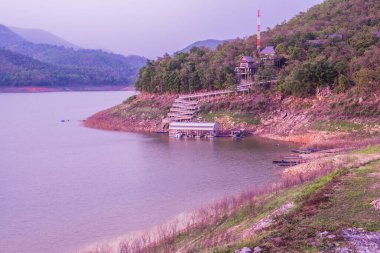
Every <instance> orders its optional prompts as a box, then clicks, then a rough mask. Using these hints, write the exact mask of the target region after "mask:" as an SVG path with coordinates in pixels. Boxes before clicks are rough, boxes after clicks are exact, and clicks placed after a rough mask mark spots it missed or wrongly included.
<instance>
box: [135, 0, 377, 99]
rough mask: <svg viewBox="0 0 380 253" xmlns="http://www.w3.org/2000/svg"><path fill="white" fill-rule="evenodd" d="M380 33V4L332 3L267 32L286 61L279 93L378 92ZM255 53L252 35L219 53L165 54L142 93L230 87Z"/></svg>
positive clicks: (144, 74)
mask: <svg viewBox="0 0 380 253" xmlns="http://www.w3.org/2000/svg"><path fill="white" fill-rule="evenodd" d="M379 31H380V2H379V1H377V0H327V1H325V2H324V3H322V4H320V5H317V6H315V7H313V8H311V9H310V10H309V11H308V12H307V13H300V14H299V15H297V16H296V17H294V18H293V19H291V20H290V21H289V22H284V23H283V24H280V25H277V26H276V27H275V28H273V29H269V30H267V31H266V32H265V33H264V34H263V44H264V45H273V46H275V47H276V53H277V54H278V55H279V56H280V57H283V58H284V59H285V61H286V64H285V65H284V67H282V68H281V69H279V70H278V72H277V74H278V76H279V82H278V89H279V90H280V91H282V92H283V93H284V94H293V95H298V96H309V95H313V94H315V91H316V88H317V87H321V86H330V88H331V89H333V90H335V91H336V92H344V91H345V90H347V89H348V88H350V87H351V86H354V85H358V86H360V88H361V89H363V90H366V91H374V90H376V89H377V88H378V87H379V86H380V74H379V73H380V41H379V38H378V36H377V35H376V33H377V32H379ZM334 34H335V35H337V36H335V37H334V36H330V35H334ZM329 36H330V38H329ZM340 36H342V37H341V38H340ZM255 48H256V36H251V37H249V38H247V39H237V40H234V41H230V42H226V43H225V44H223V45H221V46H219V47H218V48H217V49H216V50H215V51H211V50H208V49H205V48H193V49H192V50H191V51H190V52H189V53H179V54H176V55H174V56H169V55H165V56H164V57H162V58H159V59H157V60H156V61H150V62H149V63H148V65H147V66H146V67H145V68H143V69H141V71H140V75H139V79H138V81H137V83H136V88H137V89H138V90H141V91H148V92H194V91H199V90H212V89H225V88H228V87H230V86H231V85H232V84H233V80H234V67H235V65H236V64H237V63H238V61H239V58H240V57H241V56H243V55H251V56H254V55H253V52H254V51H255Z"/></svg>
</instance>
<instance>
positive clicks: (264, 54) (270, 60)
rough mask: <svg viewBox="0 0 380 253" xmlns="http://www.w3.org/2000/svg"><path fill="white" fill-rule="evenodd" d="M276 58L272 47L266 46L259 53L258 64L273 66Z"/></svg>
mask: <svg viewBox="0 0 380 253" xmlns="http://www.w3.org/2000/svg"><path fill="white" fill-rule="evenodd" d="M275 57H276V51H275V49H274V46H267V47H265V48H264V49H263V50H261V51H260V53H259V58H260V64H261V65H265V66H268V65H274V59H275Z"/></svg>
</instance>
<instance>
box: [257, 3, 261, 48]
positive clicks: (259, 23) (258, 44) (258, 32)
mask: <svg viewBox="0 0 380 253" xmlns="http://www.w3.org/2000/svg"><path fill="white" fill-rule="evenodd" d="M260 19H261V13H260V9H258V10H257V52H258V53H259V52H260V44H261V35H260V32H261V20H260Z"/></svg>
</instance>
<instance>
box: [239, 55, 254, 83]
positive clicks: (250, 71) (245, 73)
mask: <svg viewBox="0 0 380 253" xmlns="http://www.w3.org/2000/svg"><path fill="white" fill-rule="evenodd" d="M235 73H236V76H237V78H238V79H239V82H240V81H241V80H243V81H253V77H254V74H255V61H254V59H253V58H252V57H251V56H242V57H241V58H240V61H239V65H238V66H237V67H236V68H235Z"/></svg>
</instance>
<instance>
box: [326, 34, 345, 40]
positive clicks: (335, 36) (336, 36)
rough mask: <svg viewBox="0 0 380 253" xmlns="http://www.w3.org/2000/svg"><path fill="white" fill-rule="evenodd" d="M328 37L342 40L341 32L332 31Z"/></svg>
mask: <svg viewBox="0 0 380 253" xmlns="http://www.w3.org/2000/svg"><path fill="white" fill-rule="evenodd" d="M328 38H329V39H339V40H342V39H343V34H341V33H333V34H330V35H329V36H328Z"/></svg>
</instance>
